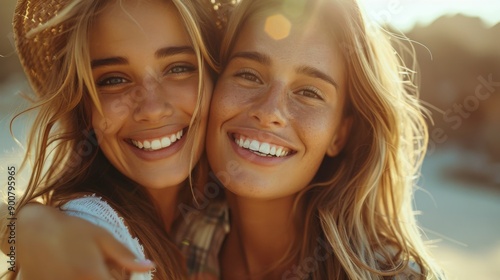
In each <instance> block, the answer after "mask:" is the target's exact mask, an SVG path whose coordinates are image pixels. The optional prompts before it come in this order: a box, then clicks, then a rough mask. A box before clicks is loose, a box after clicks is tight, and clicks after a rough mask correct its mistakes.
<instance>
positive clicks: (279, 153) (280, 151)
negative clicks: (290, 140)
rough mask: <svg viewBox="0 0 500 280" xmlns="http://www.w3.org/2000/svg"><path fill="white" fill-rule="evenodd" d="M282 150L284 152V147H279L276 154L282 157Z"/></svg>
mask: <svg viewBox="0 0 500 280" xmlns="http://www.w3.org/2000/svg"><path fill="white" fill-rule="evenodd" d="M282 152H283V148H282V147H279V148H278V150H277V151H276V156H277V157H280V156H281V153H282Z"/></svg>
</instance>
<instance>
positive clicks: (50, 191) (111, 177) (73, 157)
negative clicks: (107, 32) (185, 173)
mask: <svg viewBox="0 0 500 280" xmlns="http://www.w3.org/2000/svg"><path fill="white" fill-rule="evenodd" d="M115 1H124V0H115ZM165 1H167V2H169V3H170V4H171V5H172V7H173V8H175V9H176V10H177V12H178V13H179V15H180V16H181V18H182V20H183V22H184V25H185V27H186V30H187V32H188V34H189V36H190V38H191V41H192V44H193V48H194V50H195V53H196V56H197V60H198V68H199V71H198V72H199V77H198V78H199V81H200V82H199V87H198V100H197V105H196V109H195V112H194V114H193V118H192V120H191V123H190V127H191V129H190V131H192V132H195V133H193V134H191V135H190V136H189V138H188V141H189V142H188V143H193V141H194V139H195V138H197V137H203V135H198V131H200V129H198V128H199V127H200V125H201V122H200V121H201V116H200V112H202V111H206V110H207V109H204V108H202V107H203V106H204V105H203V104H206V103H207V102H204V99H206V98H209V97H208V96H205V95H204V94H203V89H204V87H205V85H204V84H203V74H204V71H203V69H204V68H209V69H210V70H211V74H212V78H214V77H215V69H217V65H216V61H217V57H216V54H217V53H218V49H219V36H218V34H219V33H220V32H219V30H218V29H217V27H216V25H215V20H214V19H213V13H212V11H211V9H210V7H209V5H206V6H205V5H203V4H202V3H203V2H198V1H196V0H193V1H189V0H182V1H181V0H165ZM111 2H114V1H100V0H72V1H67V4H66V5H65V6H64V8H62V9H61V10H60V11H59V12H58V13H57V15H56V16H54V17H53V18H51V19H49V20H48V21H47V22H45V23H42V24H41V25H39V26H36V25H35V26H33V27H32V28H33V29H31V30H30V31H29V32H28V33H27V37H28V38H17V40H29V38H30V37H33V36H37V35H40V34H42V35H43V36H46V35H47V36H52V35H53V36H56V35H54V34H52V32H54V30H57V31H58V32H59V33H58V34H57V42H58V44H51V46H52V47H53V51H54V53H52V54H51V55H53V57H54V58H55V59H53V61H52V62H51V63H52V66H51V69H50V73H48V74H47V77H48V78H47V79H46V80H43V81H38V83H37V75H34V74H33V71H32V69H30V67H26V68H25V70H26V71H27V74H28V76H29V77H30V80H31V82H32V84H33V87H34V90H35V93H36V102H35V104H34V105H33V106H32V107H31V108H30V109H28V110H26V111H25V112H27V111H31V110H34V111H37V117H36V120H35V121H34V124H33V128H32V131H31V132H30V134H29V138H28V144H27V151H26V156H25V159H24V161H23V166H25V165H26V163H27V162H29V161H31V160H32V166H33V169H32V173H31V174H30V179H29V182H28V186H27V189H26V191H25V193H24V195H23V197H22V199H21V200H20V203H19V208H21V207H22V206H23V205H25V204H26V203H27V202H29V201H31V200H33V199H35V198H41V199H42V200H43V202H44V203H46V204H48V205H53V206H60V205H61V204H63V203H64V202H66V201H68V200H69V199H71V198H74V197H76V196H81V194H82V193H97V194H98V195H99V196H102V197H103V198H104V199H105V200H106V201H107V202H109V203H110V205H111V206H112V207H113V208H114V209H115V210H117V212H118V213H119V215H120V216H122V217H123V218H124V220H125V222H126V223H127V225H128V228H129V230H130V231H131V233H132V234H133V235H134V236H136V237H138V238H139V239H140V240H141V243H142V245H143V246H144V251H145V254H146V257H147V258H149V259H151V260H153V262H155V263H156V265H157V266H156V267H157V268H156V272H155V277H158V278H160V279H181V278H185V277H186V276H185V263H184V260H182V258H181V257H180V254H179V253H178V250H177V248H176V247H175V246H174V244H173V243H172V242H171V241H170V239H169V238H168V237H167V235H166V232H165V230H164V226H163V224H162V221H161V219H160V217H159V215H158V213H157V212H156V209H155V208H154V206H153V203H152V198H151V197H150V196H149V194H148V193H147V192H146V191H145V190H144V188H143V187H141V186H139V185H137V184H136V183H135V182H132V181H131V180H129V179H128V178H126V177H125V176H124V175H122V174H121V173H120V172H118V171H117V170H116V169H115V168H114V167H113V166H112V165H111V164H110V163H109V162H108V161H107V160H106V158H105V157H104V156H103V154H102V153H101V152H100V150H99V148H98V143H97V140H96V138H95V135H94V133H93V130H92V127H91V121H90V120H91V106H92V105H94V106H96V107H97V108H98V110H100V108H101V106H100V103H99V98H98V95H97V90H96V88H95V85H94V81H93V79H92V72H91V68H90V57H89V47H88V41H87V40H88V39H87V38H88V37H89V32H90V31H89V30H90V27H91V25H92V22H93V20H94V19H95V17H96V16H97V15H99V13H100V12H101V11H102V10H103V9H104V8H105V7H106V6H107V5H109V3H111ZM44 4H47V5H48V3H42V4H39V5H44ZM207 4H208V3H207ZM21 12H22V11H16V13H19V14H16V15H15V16H18V17H22V16H23V14H21ZM29 59H30V58H27V57H22V56H21V61H23V63H24V64H25V65H29V63H30V62H29ZM38 70H41V69H38ZM43 70H44V69H43ZM43 70H42V71H43ZM209 90H212V89H209ZM11 126H12V122H11ZM193 154H194V153H193ZM30 155H33V157H31V156H30ZM190 164H191V166H194V165H195V164H196V163H195V159H194V156H192V157H191V163H190ZM195 169H200V170H202V171H200V173H206V167H205V168H204V167H203V166H201V167H200V166H199V167H197V168H195Z"/></svg>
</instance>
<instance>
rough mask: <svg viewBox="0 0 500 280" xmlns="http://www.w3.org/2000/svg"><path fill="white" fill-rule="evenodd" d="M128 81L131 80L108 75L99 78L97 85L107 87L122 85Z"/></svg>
mask: <svg viewBox="0 0 500 280" xmlns="http://www.w3.org/2000/svg"><path fill="white" fill-rule="evenodd" d="M128 82H130V81H129V80H127V79H125V78H123V77H106V78H103V79H100V80H98V81H97V82H96V84H97V86H101V87H106V86H115V85H121V84H124V83H128Z"/></svg>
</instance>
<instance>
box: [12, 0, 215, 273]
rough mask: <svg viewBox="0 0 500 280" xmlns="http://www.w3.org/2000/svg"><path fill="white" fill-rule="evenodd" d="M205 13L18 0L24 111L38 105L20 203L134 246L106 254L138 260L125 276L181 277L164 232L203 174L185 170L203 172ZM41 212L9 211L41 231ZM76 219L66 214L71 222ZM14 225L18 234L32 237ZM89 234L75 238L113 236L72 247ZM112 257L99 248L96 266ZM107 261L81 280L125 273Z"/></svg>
mask: <svg viewBox="0 0 500 280" xmlns="http://www.w3.org/2000/svg"><path fill="white" fill-rule="evenodd" d="M211 17H212V13H211V11H210V10H209V9H208V8H205V7H203V6H200V5H199V3H194V2H193V1H185V0H184V1H180V0H165V1H163V0H151V1H132V0H109V1H98V0H50V1H31V0H20V1H18V3H17V7H16V11H15V15H14V32H15V39H16V47H17V51H18V54H19V57H20V60H21V62H22V65H23V67H24V70H25V72H26V75H27V76H28V78H29V81H30V83H31V85H32V87H33V90H34V92H35V97H34V102H35V103H34V104H33V106H32V107H31V108H30V109H29V110H27V111H30V110H34V111H36V114H37V115H36V119H35V121H34V125H33V129H32V131H31V134H30V135H29V138H28V144H27V150H26V158H25V163H27V162H33V168H32V170H30V172H31V174H30V177H29V178H30V179H29V183H28V186H27V189H26V191H25V193H24V196H23V197H22V199H21V200H20V201H19V202H18V208H21V207H23V206H24V205H25V204H26V203H28V202H30V201H32V200H33V199H41V200H42V201H43V202H44V203H46V204H47V205H51V206H55V207H59V208H60V209H62V210H64V211H65V212H66V213H67V214H69V215H70V216H77V217H80V218H83V219H85V220H88V221H90V222H91V223H93V224H96V225H99V226H100V228H99V229H96V230H95V231H94V233H99V232H102V231H105V230H107V231H109V232H110V233H112V235H113V236H114V237H115V238H117V239H118V240H119V241H120V243H122V244H124V245H126V247H127V248H128V249H129V250H130V251H131V252H132V253H130V252H128V251H127V250H126V249H124V250H122V251H120V252H119V253H115V254H114V256H118V258H119V256H120V253H125V254H128V255H126V256H133V258H135V259H137V261H136V262H134V261H132V263H131V264H130V263H129V264H130V265H132V266H135V267H136V268H139V270H141V271H143V273H138V274H133V275H132V279H182V278H186V277H187V275H186V266H185V261H184V259H183V258H182V257H181V254H180V252H179V251H178V249H177V247H176V246H175V245H174V244H173V241H172V240H171V239H170V238H169V236H168V232H169V231H170V228H171V225H172V223H173V220H174V219H175V217H176V215H177V210H176V207H175V206H176V201H177V200H178V199H181V198H180V195H179V193H180V192H185V191H186V190H187V192H188V193H189V184H190V182H192V183H193V184H196V182H197V181H198V180H201V179H202V178H199V177H198V176H195V175H193V176H192V177H190V174H191V171H192V170H193V168H194V169H195V170H200V169H203V168H202V167H203V164H201V165H198V164H197V162H198V160H199V159H200V157H201V155H202V151H203V141H204V134H205V126H206V119H207V112H208V102H209V100H210V96H211V91H212V79H213V77H214V70H213V69H215V64H214V60H213V58H214V57H215V55H214V54H215V50H217V45H218V39H217V36H215V35H216V34H217V32H218V30H217V28H216V25H215V21H214V20H213V19H212V18H211ZM31 156H32V157H31ZM202 173H206V172H202ZM193 174H195V173H193ZM33 207H37V206H36V205H34V206H33ZM30 213H31V214H33V213H34V212H33V211H32V212H30ZM39 217H40V216H38V217H36V214H35V216H33V215H32V216H31V217H29V216H27V215H25V216H23V215H22V213H21V215H19V216H18V217H17V218H18V221H19V226H20V228H22V227H21V225H22V222H23V221H25V220H29V221H31V222H33V223H34V225H33V227H35V228H37V220H39V219H38V218H39ZM43 218H44V217H42V219H43ZM74 220H75V218H68V219H67V220H66V221H68V222H69V223H70V224H71V225H73V226H75V228H74V229H75V230H78V229H79V228H78V226H77V225H76V224H72V223H71V221H74ZM21 233H22V231H20V233H19V235H18V236H17V243H18V244H19V243H21V244H23V242H25V244H29V242H30V241H29V238H24V236H23V235H22V234H21ZM40 234H42V232H40ZM92 234H93V233H90V234H89V235H87V236H84V235H82V239H81V240H79V241H77V242H76V244H75V242H71V244H72V246H74V247H78V248H80V249H81V250H82V252H83V253H82V254H89V253H92V252H96V251H97V250H104V251H106V248H107V247H108V246H111V245H110V244H109V243H108V242H110V241H109V240H108V241H105V242H102V243H100V244H98V245H96V246H93V247H92V246H86V245H85V246H80V244H85V243H79V242H83V241H85V240H87V239H85V238H88V239H92V238H93V235H92ZM54 238H55V237H54ZM46 241H47V243H51V242H53V243H52V244H57V242H58V241H60V240H56V239H49V240H46ZM111 244H113V243H111ZM18 248H19V247H18ZM109 254H113V253H112V252H111V253H109ZM24 256H25V257H28V258H31V259H32V260H33V261H35V262H40V261H42V260H43V259H45V258H50V259H51V260H50V262H58V261H62V259H61V258H64V256H59V255H51V256H47V255H45V252H44V251H40V250H30V249H27V250H25V251H23V250H17V258H18V259H19V260H21V259H23V257H24ZM108 259H109V255H107V254H106V253H104V254H102V255H99V256H98V258H97V259H95V262H94V263H99V264H100V262H101V261H106V260H108ZM122 259H123V258H122ZM113 261H114V262H110V263H108V264H109V266H110V267H111V268H112V269H110V270H108V268H107V267H106V266H101V267H100V268H99V269H96V270H87V269H85V266H86V265H90V266H91V265H92V263H86V264H84V265H82V266H80V270H79V271H77V273H78V274H79V276H80V277H82V278H85V279H97V278H108V279H109V277H111V274H112V275H113V277H116V278H121V277H125V276H124V275H123V273H124V272H123V271H121V265H120V264H118V265H116V262H118V263H120V260H113ZM153 263H154V265H156V268H154V269H153ZM19 265H20V266H18V267H17V269H16V270H17V271H19V269H20V271H21V274H22V278H26V279H70V278H67V277H70V276H66V275H65V274H64V271H58V272H57V274H56V275H45V276H44V275H43V273H42V271H33V270H23V269H22V267H23V265H26V266H30V264H29V263H28V262H25V263H24V264H23V263H22V262H19ZM44 265H45V266H46V268H48V267H50V264H44ZM115 268H116V269H115ZM110 271H111V274H110ZM125 274H128V273H125ZM9 276H10V277H13V276H14V274H9Z"/></svg>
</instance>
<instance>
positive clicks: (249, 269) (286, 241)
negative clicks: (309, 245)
mask: <svg viewBox="0 0 500 280" xmlns="http://www.w3.org/2000/svg"><path fill="white" fill-rule="evenodd" d="M227 199H228V203H229V207H230V209H231V222H232V224H231V231H230V233H229V235H228V237H227V239H226V242H225V244H224V247H223V249H222V253H221V259H222V266H223V270H224V271H230V273H231V274H232V275H231V277H229V275H227V274H226V275H227V277H225V278H228V279H233V278H234V277H238V276H240V277H239V278H241V276H242V275H250V278H252V279H265V278H269V279H277V278H276V277H278V278H281V276H280V275H282V273H283V272H284V270H285V269H286V267H284V266H283V265H281V266H279V267H277V268H275V269H272V271H270V270H269V268H270V267H272V265H273V264H277V262H278V261H279V260H281V259H282V258H283V256H285V254H286V252H287V250H288V249H289V247H290V244H292V242H293V241H294V239H295V237H296V235H297V230H296V228H295V225H294V221H293V215H292V208H293V202H294V199H295V196H289V197H285V198H280V199H275V200H259V199H248V198H242V197H237V196H235V195H234V194H230V193H228V194H227ZM224 268H225V269H224ZM237 274H238V275H237ZM271 274H272V275H271Z"/></svg>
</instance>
